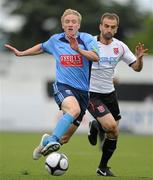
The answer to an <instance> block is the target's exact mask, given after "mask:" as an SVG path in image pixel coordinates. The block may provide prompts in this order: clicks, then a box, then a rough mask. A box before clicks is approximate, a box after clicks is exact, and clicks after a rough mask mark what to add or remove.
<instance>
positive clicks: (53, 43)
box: [41, 32, 98, 91]
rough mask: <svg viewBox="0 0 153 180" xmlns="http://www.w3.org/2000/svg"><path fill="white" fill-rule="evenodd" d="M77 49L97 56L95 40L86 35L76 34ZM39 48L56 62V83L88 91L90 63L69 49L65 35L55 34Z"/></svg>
mask: <svg viewBox="0 0 153 180" xmlns="http://www.w3.org/2000/svg"><path fill="white" fill-rule="evenodd" d="M77 41H78V43H79V47H80V48H81V49H84V50H90V51H95V52H96V53H97V54H98V46H97V42H96V40H95V39H94V38H93V36H91V35H90V34H87V33H82V32H80V33H78V36H77ZM41 48H42V49H43V50H44V51H45V52H47V53H49V54H52V55H53V56H54V58H55V60H56V81H57V82H60V83H63V84H67V85H69V86H71V87H74V88H76V89H80V90H84V91H88V90H89V82H90V72H91V65H92V62H91V61H89V60H87V58H86V57H84V56H82V55H80V54H79V53H78V52H77V51H75V50H73V49H72V48H71V47H70V44H69V42H68V40H67V39H66V38H65V33H60V34H55V35H53V36H51V37H50V38H49V40H48V41H46V42H44V43H42V44H41Z"/></svg>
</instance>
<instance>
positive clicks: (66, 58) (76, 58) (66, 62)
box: [60, 54, 83, 67]
mask: <svg viewBox="0 0 153 180" xmlns="http://www.w3.org/2000/svg"><path fill="white" fill-rule="evenodd" d="M60 61H61V64H62V65H63V66H73V67H82V66H83V60H82V56H81V55H80V54H76V55H61V56H60Z"/></svg>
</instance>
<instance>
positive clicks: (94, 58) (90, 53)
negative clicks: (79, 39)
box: [78, 48, 100, 62]
mask: <svg viewBox="0 0 153 180" xmlns="http://www.w3.org/2000/svg"><path fill="white" fill-rule="evenodd" d="M78 52H79V53H80V54H81V55H82V56H85V57H86V58H87V59H88V60H90V61H95V62H97V61H99V59H100V58H99V56H98V55H97V53H96V52H94V51H87V50H84V49H81V48H78Z"/></svg>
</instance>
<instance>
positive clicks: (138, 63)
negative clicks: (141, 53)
mask: <svg viewBox="0 0 153 180" xmlns="http://www.w3.org/2000/svg"><path fill="white" fill-rule="evenodd" d="M131 67H132V69H133V70H134V71H136V72H140V71H141V70H142V68H143V59H142V58H137V60H136V61H135V62H134V63H133V64H132V65H131Z"/></svg>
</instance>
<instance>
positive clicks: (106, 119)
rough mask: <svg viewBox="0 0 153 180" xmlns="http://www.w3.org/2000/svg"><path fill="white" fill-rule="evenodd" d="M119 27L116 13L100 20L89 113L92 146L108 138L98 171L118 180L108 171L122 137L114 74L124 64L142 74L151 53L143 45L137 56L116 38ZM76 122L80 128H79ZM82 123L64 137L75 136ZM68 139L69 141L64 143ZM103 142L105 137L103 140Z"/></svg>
mask: <svg viewBox="0 0 153 180" xmlns="http://www.w3.org/2000/svg"><path fill="white" fill-rule="evenodd" d="M118 26H119V17H118V15H116V14H114V13H105V14H104V15H103V16H102V17H101V20H100V25H99V29H100V34H99V35H98V36H96V37H95V38H96V40H97V42H98V46H99V51H100V61H98V62H93V64H92V71H91V79H90V104H89V107H88V110H89V112H90V113H91V114H92V115H93V117H94V118H95V119H96V120H94V121H92V122H90V126H89V128H90V129H89V134H88V139H89V142H90V144H92V145H96V144H97V134H98V133H99V134H101V136H103V135H104V133H103V132H105V139H104V142H103V145H102V147H101V148H102V157H101V160H100V163H99V166H98V168H97V174H98V175H101V176H115V175H114V173H112V172H111V170H110V168H109V167H108V165H107V164H108V161H109V160H110V158H111V157H112V155H113V153H114V151H115V149H116V145H117V139H118V135H119V128H118V124H119V120H120V119H121V116H120V110H119V106H118V100H117V96H116V92H115V88H114V84H113V77H114V70H115V67H116V65H117V64H118V63H119V62H120V61H124V62H125V63H126V64H127V65H128V66H129V67H131V68H132V69H133V70H134V71H137V72H140V71H141V70H142V67H143V56H144V55H145V53H146V52H147V49H145V47H144V44H141V43H139V44H138V45H137V46H136V48H135V55H134V54H133V53H132V52H131V50H130V49H129V48H128V47H127V45H126V44H125V43H123V42H122V41H119V40H118V39H116V38H114V35H115V34H116V33H117V29H118ZM75 122H76V124H75ZM77 122H78V121H74V125H72V127H71V128H70V129H69V131H68V132H67V134H66V135H65V136H64V137H63V139H62V140H63V142H64V141H65V139H66V138H67V140H68V138H69V137H70V136H71V134H72V133H73V132H74V129H75V128H76V126H75V125H77ZM64 138H65V139H64ZM101 138H102V137H101Z"/></svg>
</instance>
